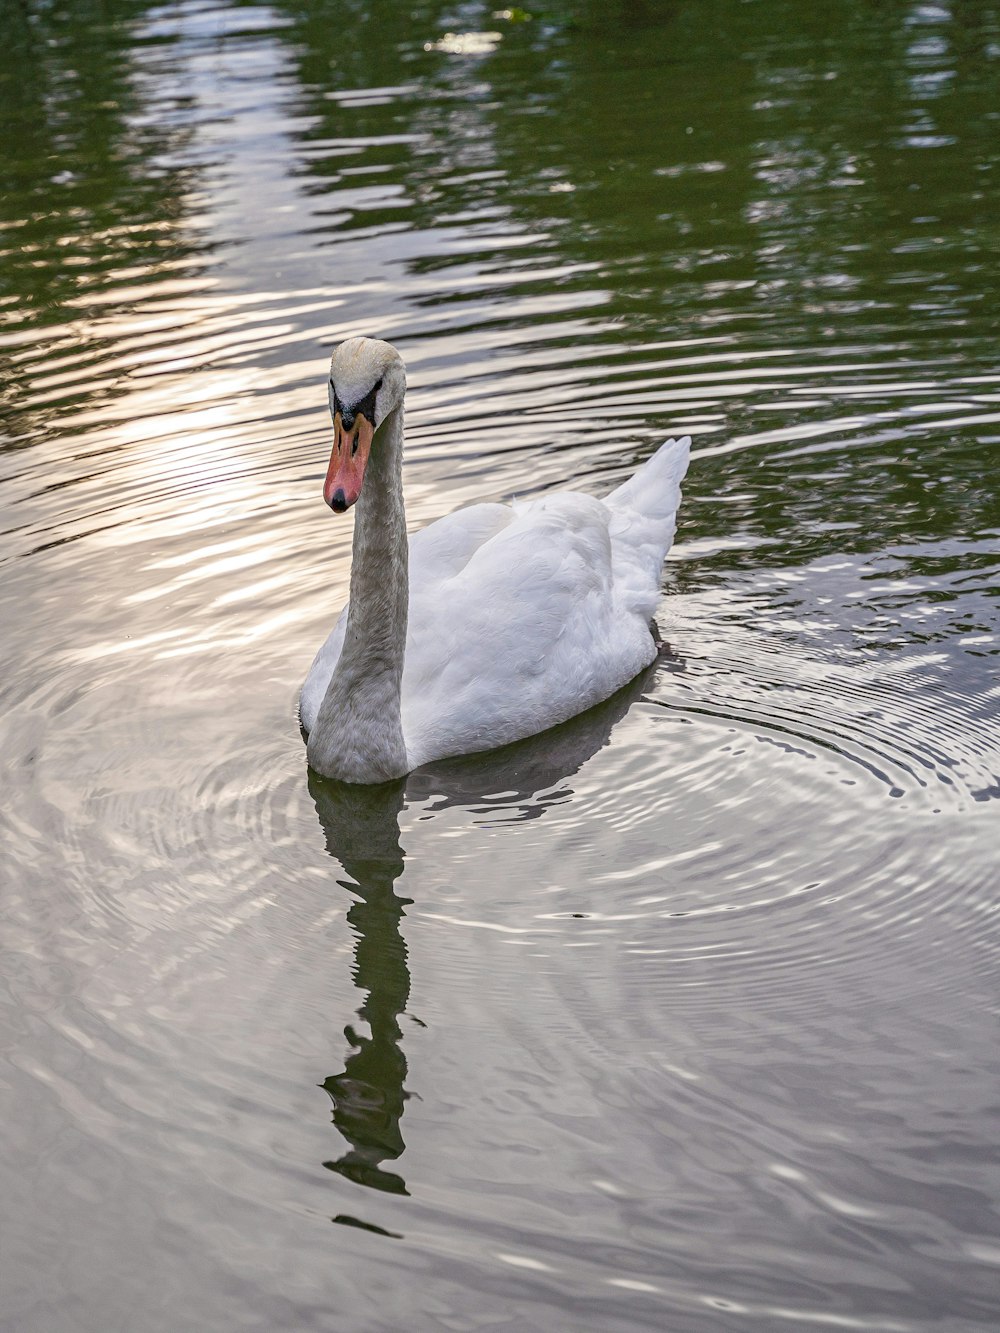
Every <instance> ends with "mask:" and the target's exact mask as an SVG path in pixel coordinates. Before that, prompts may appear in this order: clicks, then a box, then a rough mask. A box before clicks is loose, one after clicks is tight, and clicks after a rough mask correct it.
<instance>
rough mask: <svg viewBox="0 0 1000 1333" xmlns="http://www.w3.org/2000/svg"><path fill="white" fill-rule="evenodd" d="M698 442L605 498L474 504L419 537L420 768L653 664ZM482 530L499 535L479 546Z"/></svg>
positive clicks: (408, 695)
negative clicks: (660, 605)
mask: <svg viewBox="0 0 1000 1333" xmlns="http://www.w3.org/2000/svg"><path fill="white" fill-rule="evenodd" d="M690 443H691V442H690V439H688V438H685V439H683V440H669V441H667V443H666V444H664V445H663V446H661V448H660V449H659V450H658V451H657V452H656V454H654V455H653V457H652V458H650V459H649V460H648V461H647V462H646V463H645V464H644V465H643V466H642V467H640V468H639V469H638V470H637V472H636V473H635V474H634V475H633V476H632V477H630V478H629V480H628V481H626V482H625V483H624V484H623V485H622V486H619V487H618V488H617V489H616V490H614V491H612V492H611V494H610V495H609V496H607V497H606V498H605V499H603V500H598V499H596V498H594V497H593V496H589V495H583V494H580V493H578V492H573V491H560V492H556V493H554V494H551V495H546V496H542V497H541V498H540V499H537V500H527V501H521V502H517V503H515V504H514V505H513V507H512V508H509V509H508V508H507V507H505V506H496V505H482V506H480V505H474V506H472V507H471V508H469V509H465V510H459V511H457V512H456V513H455V514H452V515H449V517H448V518H447V519H445V520H443V521H442V523H441V524H432V525H431V526H430V528H427V529H425V530H424V532H420V533H417V534H415V536H414V537H413V538H412V540H411V567H410V569H411V582H410V624H409V633H408V637H407V647H406V658H405V663H404V668H403V687H402V700H401V703H402V715H403V735H404V738H405V741H406V746H407V754H408V757H409V759H410V762H411V764H412V765H413V766H416V765H418V764H421V763H427V762H430V761H431V760H432V759H436V758H443V757H445V756H447V755H452V754H465V753H471V752H474V751H476V750H485V749H492V748H494V747H495V746H499V745H505V744H508V743H509V742H510V741H514V740H519V739H521V738H522V737H524V736H529V735H532V734H534V733H535V732H537V731H543V730H545V729H546V728H547V727H551V726H555V725H556V723H558V722H562V721H565V720H566V719H567V718H569V717H572V716H573V715H574V714H575V713H578V712H581V711H583V710H584V709H586V708H590V707H592V706H593V705H594V704H597V703H599V702H600V701H601V700H602V699H606V698H607V697H608V696H609V695H611V694H613V693H614V692H615V690H617V689H619V688H620V687H621V686H622V685H624V684H626V683H627V682H628V681H629V680H631V679H632V677H633V676H635V675H636V674H637V673H638V672H639V671H641V670H642V669H643V667H645V666H648V665H649V663H650V662H651V661H652V660H653V658H654V657H655V655H656V644H655V642H654V640H653V637H652V634H651V632H650V628H649V622H650V620H651V619H652V617H653V615H654V613H655V610H656V606H657V602H658V600H659V595H660V574H661V569H662V565H663V559H664V556H665V555H666V552H667V550H668V549H669V547H670V543H671V541H672V539H673V534H674V529H675V526H676V518H677V508H678V505H679V504H680V482H681V479H682V478H683V476H684V473H685V470H686V468H687V462H688V454H689V450H690ZM498 510H499V513H498V512H497V511H498ZM504 519H506V521H504ZM438 527H442V528H448V529H451V531H449V532H448V533H447V541H446V542H443V541H442V542H439V537H438V535H437V534H436V533H435V529H437V528H438ZM470 533H483V534H487V533H488V535H485V536H484V540H482V542H481V543H480V544H479V545H478V546H476V547H475V549H473V550H471V552H470V549H469V544H468V543H467V542H466V541H465V539H464V538H465V537H466V536H468V534H470ZM463 534H464V535H463ZM443 535H444V534H442V536H443ZM439 544H440V546H441V548H442V550H443V551H447V552H449V553H451V552H454V551H456V550H460V551H461V552H462V557H463V558H462V560H461V561H458V560H455V559H453V558H451V559H448V560H447V561H446V560H444V559H440V558H438V556H437V547H438V546H439ZM459 566H460V567H459Z"/></svg>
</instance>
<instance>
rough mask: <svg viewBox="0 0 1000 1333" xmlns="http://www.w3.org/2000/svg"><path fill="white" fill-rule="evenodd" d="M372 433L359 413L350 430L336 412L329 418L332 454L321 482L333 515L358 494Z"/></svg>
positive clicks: (340, 511)
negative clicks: (330, 421) (330, 419)
mask: <svg viewBox="0 0 1000 1333" xmlns="http://www.w3.org/2000/svg"><path fill="white" fill-rule="evenodd" d="M374 435H375V427H374V426H373V424H372V423H371V422H370V421H369V420H368V418H367V417H364V416H362V415H361V414H360V412H359V413H358V415H357V416H356V417H355V418H354V421H353V422H352V424H351V429H350V430H347V429H346V428H345V426H344V422H343V419H342V417H341V415H340V413H339V412H338V413H337V415H336V416H335V417H334V418H333V453H332V454H331V455H330V466H329V467H328V468H327V470H326V481H325V482H324V483H323V499H324V500H325V501H326V502H327V504H328V505H329V506H330V508H331V509H332V510H333V511H334V512H335V513H337V514H342V513H343V512H344V510H345V509H350V507H351V505H352V504H354V502H355V501H356V500H357V498H358V496H359V495H360V494H361V483H362V482H363V481H364V479H365V468H366V466H367V464H368V455H369V453H370V452H371V447H372V438H373V436H374Z"/></svg>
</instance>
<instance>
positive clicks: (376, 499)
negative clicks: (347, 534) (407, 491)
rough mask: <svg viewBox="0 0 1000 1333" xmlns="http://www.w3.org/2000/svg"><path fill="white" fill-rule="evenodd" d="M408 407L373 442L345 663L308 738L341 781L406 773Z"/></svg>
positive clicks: (359, 515)
mask: <svg viewBox="0 0 1000 1333" xmlns="http://www.w3.org/2000/svg"><path fill="white" fill-rule="evenodd" d="M402 464H403V408H402V405H400V406H399V407H398V408H396V410H395V411H394V412H391V413H390V414H389V416H387V417H386V419H385V421H383V423H382V425H381V426H380V427H379V430H378V434H377V436H376V439H375V440H374V442H373V444H372V451H371V456H370V458H369V461H368V467H367V469H366V472H365V480H364V486H363V488H362V491H361V495H360V497H359V499H358V504H357V510H356V517H355V521H354V551H353V556H352V560H351V601H350V606H349V608H348V612H347V633H346V635H345V637H344V646H343V649H342V650H341V654H340V658H339V660H338V662H337V665H336V667H335V668H334V672H333V675H332V676H331V678H330V684H329V685H328V686H327V690H326V694H325V696H324V698H323V702H322V703H321V704H320V709H319V713H318V715H317V717H316V722H315V724H314V726H313V729H312V731H311V732H310V734H309V747H308V755H309V763H310V764H311V765H312V767H313V768H315V769H316V770H317V771H318V772H320V773H325V774H326V775H327V777H332V778H339V779H340V780H341V781H343V782H387V781H388V780H389V779H390V778H398V777H402V775H403V774H404V773H406V772H407V767H408V766H407V762H406V746H405V744H404V743H403V727H402V722H401V719H400V703H399V698H400V686H401V683H402V678H403V656H404V654H405V651H406V613H407V606H408V603H409V581H408V576H407V555H408V546H407V540H406V514H405V511H404V509H403V474H402Z"/></svg>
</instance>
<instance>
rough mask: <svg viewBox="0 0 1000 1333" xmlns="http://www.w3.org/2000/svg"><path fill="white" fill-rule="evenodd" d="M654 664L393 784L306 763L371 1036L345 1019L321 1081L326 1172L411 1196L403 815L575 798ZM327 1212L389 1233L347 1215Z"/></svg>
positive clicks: (536, 805) (506, 810) (516, 810)
mask: <svg viewBox="0 0 1000 1333" xmlns="http://www.w3.org/2000/svg"><path fill="white" fill-rule="evenodd" d="M663 665H666V668H667V669H668V670H673V671H678V670H683V664H682V663H680V662H679V661H678V659H677V658H675V657H672V656H670V655H669V652H667V653H666V654H665V657H661V668H662V666H663ZM656 670H657V668H656V665H654V666H652V667H650V668H649V669H648V670H647V671H645V672H643V673H642V674H641V675H639V676H637V677H636V678H635V680H633V681H631V682H630V683H629V684H628V685H626V686H625V688H624V689H622V690H619V692H618V693H617V694H615V695H613V696H612V697H611V698H610V699H607V700H605V702H604V703H602V704H599V705H598V706H597V707H596V708H592V709H591V710H590V711H589V712H587V713H582V714H580V715H579V716H577V717H574V718H572V719H571V720H570V721H569V722H566V723H563V724H562V725H561V726H558V727H553V728H551V730H549V731H546V732H543V733H542V734H541V735H538V736H532V737H530V738H529V739H528V740H525V741H519V742H518V743H517V744H515V745H510V746H507V747H505V748H504V749H502V750H493V751H490V752H489V753H486V754H480V755H468V756H464V757H463V758H461V759H458V760H452V761H444V762H439V763H436V764H434V765H433V766H432V767H428V768H425V769H421V770H418V771H417V772H415V773H411V774H410V775H409V776H408V777H406V778H401V779H399V780H398V781H396V782H390V783H385V784H383V785H381V786H358V785H352V784H347V783H342V782H336V781H333V780H332V779H329V778H323V777H320V776H319V774H317V773H314V772H312V771H311V770H310V772H309V792H310V795H311V796H312V798H313V800H314V802H315V804H316V811H317V814H318V815H319V819H320V823H321V824H322V826H323V832H324V834H325V837H326V847H327V851H328V852H329V853H330V855H331V856H332V857H334V858H335V860H337V861H339V862H340V864H341V866H342V867H343V869H344V871H345V872H346V874H347V875H349V876H350V879H349V880H339V881H338V883H340V884H341V885H342V886H343V887H344V888H346V889H348V890H349V891H350V892H351V893H352V894H354V895H355V898H356V901H355V902H354V904H353V905H352V906H351V907H350V908H349V910H348V913H347V919H348V921H349V923H350V925H351V928H352V929H353V931H354V933H355V937H356V942H355V946H354V983H355V985H356V986H357V987H358V989H359V990H361V991H363V992H364V993H365V998H364V999H363V1001H362V1003H361V1005H360V1007H359V1008H358V1010H357V1015H358V1018H360V1019H361V1020H362V1023H363V1024H364V1025H366V1026H367V1029H368V1033H369V1034H370V1035H364V1034H363V1033H362V1032H361V1031H358V1030H357V1029H356V1028H355V1026H354V1024H353V1023H349V1024H348V1025H347V1027H346V1028H345V1029H344V1035H345V1036H346V1038H347V1042H348V1045H349V1047H350V1051H349V1053H348V1055H347V1057H346V1059H345V1061H344V1068H343V1070H342V1071H341V1072H340V1073H339V1074H331V1075H330V1076H329V1077H328V1078H326V1079H325V1080H324V1081H323V1083H322V1084H321V1086H322V1087H323V1088H324V1089H325V1091H326V1092H327V1094H328V1095H329V1097H330V1100H331V1102H332V1103H333V1123H334V1124H335V1125H336V1127H337V1129H338V1130H339V1131H340V1133H341V1134H342V1135H343V1137H344V1139H345V1140H346V1141H347V1143H348V1145H349V1147H348V1150H347V1152H345V1153H344V1154H343V1155H342V1156H341V1157H339V1158H338V1159H337V1160H336V1161H329V1162H324V1166H326V1167H327V1169H328V1170H330V1171H334V1172H336V1173H337V1174H338V1175H341V1176H345V1177H346V1178H347V1179H348V1180H352V1181H354V1182H355V1183H356V1184H359V1185H365V1186H367V1187H369V1188H370V1189H376V1190H381V1191H383V1192H384V1193H388V1194H401V1195H406V1194H408V1193H409V1191H408V1189H407V1187H406V1183H405V1181H404V1180H403V1178H402V1176H400V1175H399V1174H397V1173H396V1172H395V1171H391V1170H388V1169H386V1168H385V1166H384V1165H383V1163H386V1162H388V1163H395V1162H397V1161H398V1160H399V1158H400V1157H401V1156H402V1154H403V1151H404V1148H405V1144H404V1141H403V1135H402V1131H401V1128H400V1121H401V1119H402V1116H403V1109H404V1107H405V1104H406V1100H407V1096H408V1093H407V1091H406V1087H405V1080H406V1074H407V1065H406V1057H405V1056H404V1054H403V1050H402V1046H401V1041H402V1035H403V1034H402V1029H401V1027H400V1022H399V1020H400V1017H401V1015H403V1014H405V1013H406V1005H407V1001H408V998H409V994H410V971H409V967H408V965H407V950H406V943H405V940H404V939H403V934H402V929H401V927H402V921H403V917H404V916H405V908H406V907H407V906H408V905H409V904H410V903H411V902H412V901H413V899H412V898H406V897H402V896H400V895H399V894H398V893H397V892H396V882H397V880H399V879H400V877H401V876H402V874H403V868H404V856H405V853H404V851H403V848H402V846H401V844H400V828H399V816H400V813H401V812H402V811H403V810H404V808H405V807H406V806H407V805H415V806H416V805H419V807H420V810H421V814H422V816H423V817H424V818H426V816H427V814H428V813H433V812H434V811H436V810H441V809H443V808H446V807H451V808H461V807H466V808H467V809H468V810H469V813H470V815H474V816H475V817H477V818H479V819H481V818H482V816H483V814H484V812H487V811H488V812H489V813H490V814H492V815H493V816H494V817H495V818H497V819H504V820H511V821H512V820H523V819H530V818H537V817H539V816H541V815H543V814H545V812H546V810H548V809H550V808H551V806H552V805H553V804H554V803H562V802H564V801H566V800H568V799H570V798H571V797H572V795H573V789H572V788H571V787H568V786H567V785H566V783H567V780H568V779H569V778H571V777H572V776H573V775H574V774H575V773H576V772H577V771H578V770H579V769H580V768H581V767H582V766H583V765H584V764H585V763H586V762H587V760H588V759H590V758H591V757H592V756H593V755H594V754H596V753H597V751H598V750H600V749H602V748H603V746H605V745H606V744H607V743H608V740H609V738H610V735H611V731H612V728H613V727H614V726H615V724H616V723H617V722H618V721H619V720H620V719H621V718H622V717H624V715H625V713H626V712H627V711H628V709H629V708H630V707H631V705H632V704H633V703H634V702H635V701H636V700H637V699H639V698H640V697H641V696H642V694H643V692H644V691H645V690H646V689H648V688H649V686H650V684H651V683H652V680H653V677H654V675H655V673H656ZM415 831H416V830H414V832H415ZM411 1018H412V1015H411ZM413 1021H415V1022H419V1021H420V1020H419V1019H414V1020H413ZM334 1221H337V1222H342V1223H344V1224H346V1225H349V1226H361V1227H364V1228H366V1229H369V1230H374V1231H378V1232H380V1233H382V1234H387V1235H391V1234H394V1233H390V1232H383V1229H382V1228H381V1227H374V1226H372V1225H371V1224H370V1223H366V1222H359V1221H358V1220H357V1219H355V1218H352V1217H348V1216H344V1215H341V1216H338V1217H336V1218H335V1219H334Z"/></svg>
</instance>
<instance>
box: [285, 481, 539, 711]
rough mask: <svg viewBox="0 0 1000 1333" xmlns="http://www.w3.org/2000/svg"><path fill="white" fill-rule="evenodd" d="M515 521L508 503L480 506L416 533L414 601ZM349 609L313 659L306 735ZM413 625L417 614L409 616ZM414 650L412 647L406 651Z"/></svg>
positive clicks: (305, 696) (304, 707) (303, 704)
mask: <svg viewBox="0 0 1000 1333" xmlns="http://www.w3.org/2000/svg"><path fill="white" fill-rule="evenodd" d="M512 518H513V512H512V510H511V508H510V506H509V505H502V504H477V505H469V506H468V507H467V508H465V509H457V510H456V511H455V512H454V513H453V514H446V515H445V516H444V518H439V519H437V521H436V522H434V523H431V524H429V526H428V527H426V528H422V529H421V530H420V531H419V532H415V533H414V534H413V536H412V537H411V538H410V598H411V603H412V600H413V590H414V588H416V589H418V590H419V589H420V588H421V587H423V588H435V587H439V586H441V584H442V582H443V581H445V580H447V579H449V578H453V577H454V576H455V575H456V574H458V573H460V571H461V570H462V569H464V568H465V566H466V565H467V564H468V562H469V561H470V560H471V559H472V557H473V556H474V554H475V553H476V551H477V550H478V548H479V547H480V546H481V545H482V544H483V543H484V542H486V541H489V540H490V538H491V537H494V536H495V535H496V534H497V533H498V532H499V531H500V530H501V529H502V528H504V527H506V525H507V524H508V523H510V521H511V519H512ZM349 606H350V603H349V602H348V603H347V605H345V606H344V608H343V610H342V611H341V613H340V615H339V616H338V617H337V622H336V624H335V625H334V627H333V629H332V630H331V631H330V633H329V635H328V636H327V638H326V641H325V642H324V643H323V646H322V647H321V648H320V650H319V652H318V653H317V654H316V656H315V657H314V658H313V663H312V666H311V667H310V668H309V674H308V675H307V676H306V679H305V683H304V684H303V686H302V692H301V694H300V695H299V719H300V721H301V722H302V725H303V727H304V728H305V730H306V731H307V732H309V731H311V730H312V728H313V723H314V722H315V721H316V715H317V713H318V712H319V706H320V704H321V703H322V702H323V696H324V695H325V694H326V689H327V686H328V685H329V683H330V677H331V676H332V675H333V669H334V667H335V666H336V665H337V661H338V659H339V657H340V653H341V650H342V649H343V646H344V635H345V634H346V632H347V611H348V607H349ZM410 619H411V623H412V619H413V612H412V610H411V612H410ZM409 651H410V648H409V644H408V645H407V652H409Z"/></svg>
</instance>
